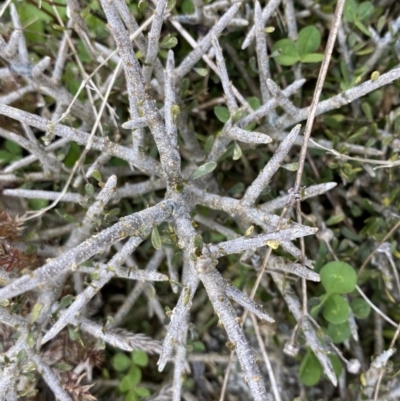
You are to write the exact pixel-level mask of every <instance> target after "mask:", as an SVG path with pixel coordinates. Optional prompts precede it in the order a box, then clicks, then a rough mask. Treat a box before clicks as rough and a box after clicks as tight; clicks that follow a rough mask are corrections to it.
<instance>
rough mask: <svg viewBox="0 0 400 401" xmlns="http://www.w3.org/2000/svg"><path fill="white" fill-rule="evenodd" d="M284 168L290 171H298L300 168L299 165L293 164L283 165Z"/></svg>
mask: <svg viewBox="0 0 400 401" xmlns="http://www.w3.org/2000/svg"><path fill="white" fill-rule="evenodd" d="M282 168H284V169H285V170H288V171H297V169H298V168H299V163H298V162H293V163H288V164H283V165H282Z"/></svg>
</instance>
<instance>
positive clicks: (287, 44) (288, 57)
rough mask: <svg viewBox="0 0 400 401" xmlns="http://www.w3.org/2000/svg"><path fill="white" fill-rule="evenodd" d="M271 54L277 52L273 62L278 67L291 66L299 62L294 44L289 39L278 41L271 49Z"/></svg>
mask: <svg viewBox="0 0 400 401" xmlns="http://www.w3.org/2000/svg"><path fill="white" fill-rule="evenodd" d="M273 52H274V53H275V52H278V55H277V56H275V60H276V62H277V63H278V64H280V65H284V66H291V65H293V64H296V63H297V62H298V61H300V55H299V52H298V50H297V47H296V44H295V43H294V42H293V41H292V40H290V39H281V40H278V41H277V42H276V43H275V45H274V47H273Z"/></svg>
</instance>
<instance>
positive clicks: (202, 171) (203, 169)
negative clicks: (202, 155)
mask: <svg viewBox="0 0 400 401" xmlns="http://www.w3.org/2000/svg"><path fill="white" fill-rule="evenodd" d="M216 167H217V163H215V162H209V163H206V164H203V165H202V166H200V167H199V168H198V169H197V170H196V171H195V172H194V173H193V174H192V177H191V178H192V180H197V179H198V178H200V177H203V175H206V174H208V173H211V172H212V171H214V170H215V168H216Z"/></svg>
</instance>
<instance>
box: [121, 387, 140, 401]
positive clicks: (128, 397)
mask: <svg viewBox="0 0 400 401" xmlns="http://www.w3.org/2000/svg"><path fill="white" fill-rule="evenodd" d="M124 401H139V397H138V396H137V394H136V392H135V389H132V390H130V391H128V392H127V393H126V394H125V400H124Z"/></svg>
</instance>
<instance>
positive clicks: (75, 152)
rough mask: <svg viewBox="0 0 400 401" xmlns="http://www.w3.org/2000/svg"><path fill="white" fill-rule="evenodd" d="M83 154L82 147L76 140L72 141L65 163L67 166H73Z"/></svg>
mask: <svg viewBox="0 0 400 401" xmlns="http://www.w3.org/2000/svg"><path fill="white" fill-rule="evenodd" d="M80 155H81V148H80V146H79V145H78V144H77V143H76V142H70V144H69V150H68V153H67V155H66V156H65V158H64V164H65V166H66V167H68V168H71V167H73V166H74V164H75V162H76V161H77V160H78V159H79V156H80Z"/></svg>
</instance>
